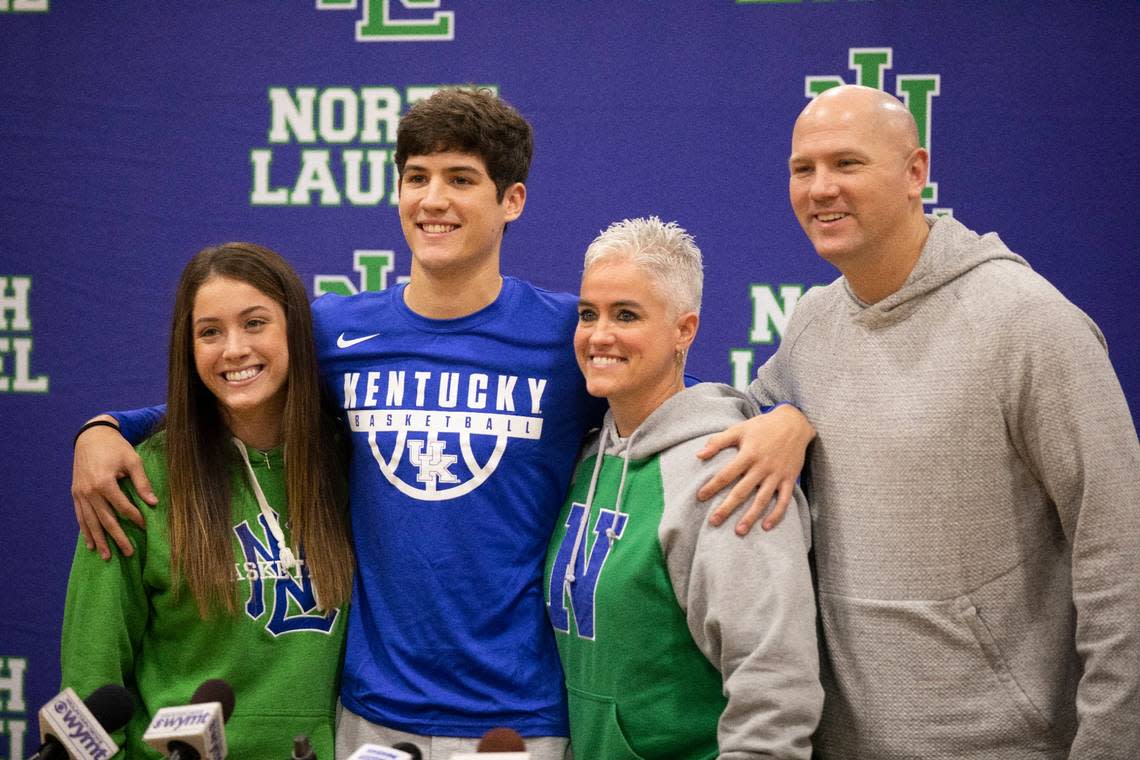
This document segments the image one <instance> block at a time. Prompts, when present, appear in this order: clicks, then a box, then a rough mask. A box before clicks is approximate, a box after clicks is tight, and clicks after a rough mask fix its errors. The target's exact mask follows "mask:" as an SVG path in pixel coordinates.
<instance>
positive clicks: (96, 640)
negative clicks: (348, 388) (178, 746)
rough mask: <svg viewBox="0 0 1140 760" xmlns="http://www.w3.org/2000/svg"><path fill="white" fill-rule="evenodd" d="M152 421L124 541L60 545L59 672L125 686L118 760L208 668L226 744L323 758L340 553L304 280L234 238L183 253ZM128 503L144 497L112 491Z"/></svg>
mask: <svg viewBox="0 0 1140 760" xmlns="http://www.w3.org/2000/svg"><path fill="white" fill-rule="evenodd" d="M169 362H170V363H169V372H168V382H167V408H166V420H165V423H164V425H163V426H162V428H161V429H160V430H159V431H158V432H157V433H155V434H154V435H152V436H151V437H150V438H148V439H147V440H146V441H144V442H143V443H142V444H141V445H140V446H139V447H138V451H139V454H140V456H141V457H142V460H143V464H144V467H145V469H146V474H147V476H148V477H149V478H150V482H151V484H152V485H153V486H154V487H155V490H156V493H157V495H158V497H159V504H158V507H157V508H156V509H154V510H150V509H149V508H147V514H148V519H147V524H146V528H145V529H139V528H138V527H137V526H135V525H133V524H131V523H127V522H124V523H123V528H124V530H125V531H127V534H128V536H129V537H130V539H131V541H132V544H133V546H134V549H135V551H134V553H133V555H132V556H129V557H126V556H122V555H116V557H115V558H114V559H113V560H112V563H111V566H110V567H108V566H107V565H106V564H104V563H103V562H102V561H101V560H100V559H99V557H98V556H97V555H94V554H92V553H90V552H88V551H86V550H85V549H84V548H83V546H82V543H81V544H80V546H79V547H78V548H77V550H76V555H75V560H74V563H73V565H72V572H71V580H70V583H69V586H68V594H67V608H66V613H65V617H64V629H63V645H62V658H61V659H62V665H63V682H64V685H66V686H72V687H74V688H75V689H76V690H77V691H78V692H80V693H87V691H90V690H91V689H94V688H96V687H98V686H100V685H102V684H104V683H107V682H108V681H113V682H120V683H123V684H124V685H126V686H127V687H128V688H129V689H131V690H132V691H134V692H135V694H136V696H137V697H138V700H137V705H138V707H137V709H136V712H135V715H134V717H133V718H132V720H131V722H130V723H129V724H128V726H127V728H126V729H125V735H124V736H123V737H121V741H120V744H123V745H124V746H125V749H126V751H127V756H128V757H134V756H138V757H144V756H154V753H153V751H151V750H146V749H144V747H143V744H142V741H141V738H142V734H143V732H144V731H145V729H146V727H147V725H148V723H149V721H150V717H151V716H152V715H153V713H154V712H155V711H156V710H158V709H159V708H162V707H166V706H171V705H177V704H182V703H185V702H187V701H188V700H189V697H190V696H191V694H192V693H193V692H194V690H195V688H196V687H197V686H198V685H199V684H200V683H201V682H202V681H205V680H207V679H210V678H222V679H225V680H226V681H228V682H229V683H230V684H231V685H232V686H233V688H234V692H235V695H236V705H235V709H234V712H233V715H232V717H231V718H230V720H229V722H228V724H227V728H226V734H227V738H228V742H229V747H230V755H231V756H234V757H242V758H258V757H266V758H276V757H281V756H283V755H284V753H285V751H287V747H288V741H289V739H290V738H291V737H293V736H294V735H296V734H302V733H305V734H308V735H309V736H310V738H311V740H312V742H313V745H314V748H315V749H316V752H317V754H318V756H322V757H332V755H333V719H334V710H335V703H336V688H337V675H338V672H339V668H340V660H341V656H342V652H343V644H344V633H345V620H344V618H345V615H344V614H341V611H340V610H339V609H338V608H339V607H341V606H342V605H344V604H346V603H347V601H348V598H349V595H350V593H351V586H352V573H353V558H352V548H351V541H350V535H349V528H348V518H347V511H346V506H345V492H344V485H343V484H344V474H343V471H342V466H343V465H342V462H341V458H340V456H339V454H338V443H337V436H336V425H337V423H336V421H335V419H334V418H333V415H332V414H331V413H330V412H329V411H328V410H327V408H326V407H325V406H324V405H323V404H322V400H321V393H320V386H319V379H318V375H317V367H316V357H315V355H314V351H313V336H312V322H311V317H310V313H309V303H308V299H307V296H306V292H305V288H304V286H303V285H302V284H301V281H300V279H299V278H298V277H297V275H296V273H295V272H294V271H293V270H292V268H291V267H290V266H289V265H288V264H287V263H286V262H285V261H284V260H283V259H282V258H281V257H280V256H278V255H277V254H276V253H274V252H272V251H270V250H268V249H266V248H263V247H261V246H257V245H253V244H251V243H227V244H224V245H221V246H217V247H211V248H206V249H204V250H202V251H200V252H199V253H198V254H197V255H196V256H195V257H194V258H193V259H192V260H191V261H190V263H189V264H188V265H187V267H186V269H185V270H184V271H183V273H182V277H181V280H180V282H179V285H178V292H177V296H176V298H175V304H174V319H173V324H172V328H171V339H170V359H169ZM126 487H127V489H128V492H129V494H130V496H131V498H132V499H133V500H134V501H135V502H136V504H137V505H138V506H139V507H140V508H141V507H142V506H143V502H142V500H141V499H139V498H138V495H137V494H136V493H134V492H133V490H131V489H130V488H129V485H128V486H126Z"/></svg>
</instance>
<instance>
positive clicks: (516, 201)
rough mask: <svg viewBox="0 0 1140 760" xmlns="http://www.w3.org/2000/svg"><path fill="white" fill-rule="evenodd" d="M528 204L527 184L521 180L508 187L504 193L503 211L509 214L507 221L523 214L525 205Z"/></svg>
mask: <svg viewBox="0 0 1140 760" xmlns="http://www.w3.org/2000/svg"><path fill="white" fill-rule="evenodd" d="M525 205H526V185H524V184H523V183H521V182H516V183H515V184H513V185H511V186H510V187H508V188H507V191H506V192H505V193H503V202H502V206H503V211H504V212H505V213H506V215H507V221H508V222H513V221H514V220H516V219H518V218H519V217H520V216H522V212H523V206H525Z"/></svg>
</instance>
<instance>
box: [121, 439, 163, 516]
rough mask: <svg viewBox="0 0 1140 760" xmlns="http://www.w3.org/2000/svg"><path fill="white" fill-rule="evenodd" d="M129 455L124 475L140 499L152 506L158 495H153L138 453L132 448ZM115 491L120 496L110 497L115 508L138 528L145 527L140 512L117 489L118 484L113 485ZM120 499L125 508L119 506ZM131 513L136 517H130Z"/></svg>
mask: <svg viewBox="0 0 1140 760" xmlns="http://www.w3.org/2000/svg"><path fill="white" fill-rule="evenodd" d="M131 455H132V456H131V458H130V459H129V460H128V461H127V464H126V475H127V477H129V478H130V479H131V484H132V485H134V487H135V490H136V491H138V494H139V496H141V497H142V500H143V501H145V502H146V503H147V504H149V505H151V506H152V507H153V506H155V505H156V504H158V497H157V496H155V495H154V489H153V488H151V486H150V480H149V479H148V478H147V476H146V471H145V470H143V463H142V459H140V458H139V455H138V454H136V453H135V452H134V450H132V451H131ZM115 491H116V495H118V496H121V497H122V498H121V499H114V498H112V501H113V502H114V503H115V510H116V511H117V512H118V513H119V514H120V515H122V516H123V517H127V518H130V520H131V522H133V523H134V524H135V525H137V526H139V527H140V528H142V527H145V524H144V522H143V518H142V514H140V513H139V511H138V510H137V509H135V507H134V505H133V504H131V502H130V500H129V499H127V497H126V496H123V495H122V493H123V492H122V491H120V490H119V487H118V484H116V485H115ZM120 501H121V502H122V504H123V505H124V506H125V508H124V506H120V504H119V502H120ZM131 513H134V515H135V516H137V517H138V519H135V517H132V516H131Z"/></svg>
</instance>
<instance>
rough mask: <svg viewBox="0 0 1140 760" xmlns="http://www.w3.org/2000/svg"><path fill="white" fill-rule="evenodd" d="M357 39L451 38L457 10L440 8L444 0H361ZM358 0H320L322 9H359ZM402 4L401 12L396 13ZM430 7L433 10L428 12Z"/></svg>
mask: <svg viewBox="0 0 1140 760" xmlns="http://www.w3.org/2000/svg"><path fill="white" fill-rule="evenodd" d="M360 5H361V6H362V8H363V14H362V16H361V18H360V20H359V21H357V22H356V41H357V42H449V41H451V40H453V39H455V11H440V10H436V9H437V8H439V6H440V0H360ZM356 6H357V0H317V10H319V11H352V10H356ZM395 8H400V11H399V15H397V14H394V13H392V11H393V10H394V9H395ZM427 11H432V12H431V13H427Z"/></svg>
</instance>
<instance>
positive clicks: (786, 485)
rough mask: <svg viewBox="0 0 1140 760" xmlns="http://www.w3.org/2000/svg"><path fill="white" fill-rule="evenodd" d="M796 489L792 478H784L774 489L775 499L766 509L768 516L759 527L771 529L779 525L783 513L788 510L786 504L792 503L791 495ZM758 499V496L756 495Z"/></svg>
mask: <svg viewBox="0 0 1140 760" xmlns="http://www.w3.org/2000/svg"><path fill="white" fill-rule="evenodd" d="M795 491H796V482H795V481H794V480H786V481H784V482H783V483H781V484H780V487H779V489H778V490H777V491H776V501H775V502H774V503H773V504H772V507H771V509H769V510H768V516H767V517H765V518H764V522H763V523H761V524H760V527H761V528H763V529H764V530H772V528H775V527H776V526H777V525H779V524H780V523H781V522H782V521H783V519H784V515H785V514H787V512H788V505H789V504H791V503H792V496H793V494H795ZM757 500H759V497H757Z"/></svg>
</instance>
